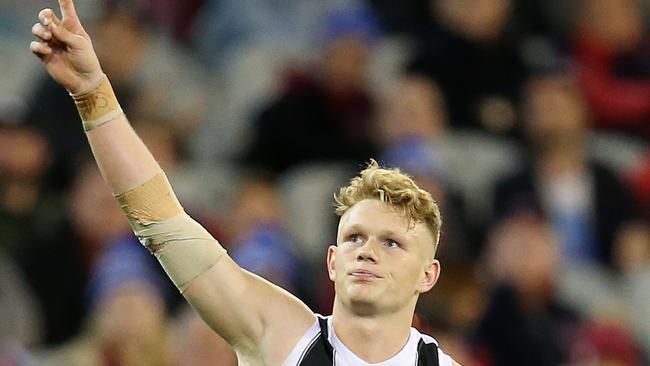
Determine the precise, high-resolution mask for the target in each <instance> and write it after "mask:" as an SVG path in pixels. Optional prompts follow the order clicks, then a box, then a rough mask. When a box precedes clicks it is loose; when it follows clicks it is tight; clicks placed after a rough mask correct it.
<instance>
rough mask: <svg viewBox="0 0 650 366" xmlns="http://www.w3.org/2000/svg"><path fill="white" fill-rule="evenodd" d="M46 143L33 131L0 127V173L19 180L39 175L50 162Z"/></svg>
mask: <svg viewBox="0 0 650 366" xmlns="http://www.w3.org/2000/svg"><path fill="white" fill-rule="evenodd" d="M48 150H49V149H48V145H47V142H46V141H45V139H44V138H43V137H42V136H41V135H40V134H38V133H37V132H35V131H31V130H29V129H25V128H6V129H0V174H1V175H2V176H4V177H11V178H14V179H19V180H25V179H27V180H31V179H35V178H39V177H41V176H42V175H43V174H44V173H45V170H46V169H47V167H48V164H49V163H50V159H49V156H48Z"/></svg>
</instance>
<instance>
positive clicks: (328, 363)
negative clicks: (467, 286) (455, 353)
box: [282, 315, 452, 366]
mask: <svg viewBox="0 0 650 366" xmlns="http://www.w3.org/2000/svg"><path fill="white" fill-rule="evenodd" d="M317 317H318V320H317V321H316V322H315V323H314V325H313V326H312V327H311V328H310V329H309V330H307V332H306V333H305V334H304V335H303V336H302V338H301V339H300V340H299V341H298V343H297V344H296V346H295V347H294V348H293V350H292V351H291V353H289V357H287V360H286V361H285V362H284V363H283V364H282V366H405V365H406V366H408V365H413V366H451V365H452V360H451V357H449V356H448V355H447V354H445V353H444V352H442V350H440V348H438V342H436V340H435V339H433V338H432V337H430V336H428V335H426V334H421V333H420V332H418V331H417V330H416V329H415V328H411V334H410V336H409V340H408V342H407V343H406V345H405V346H404V347H403V348H402V350H401V351H399V353H397V354H396V355H395V356H393V357H391V358H390V359H388V360H386V361H383V362H379V363H373V364H370V363H367V362H365V361H364V360H362V359H361V358H359V357H358V356H357V355H355V354H354V353H353V352H352V351H350V350H349V349H348V348H347V347H346V346H345V345H344V344H343V343H342V342H341V340H340V339H339V338H338V337H337V336H336V333H334V329H333V327H332V317H331V316H328V317H323V316H321V315H317Z"/></svg>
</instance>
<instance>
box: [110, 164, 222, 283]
mask: <svg viewBox="0 0 650 366" xmlns="http://www.w3.org/2000/svg"><path fill="white" fill-rule="evenodd" d="M116 198H117V200H118V202H119V203H120V207H122V209H123V210H124V212H125V213H126V216H127V218H128V220H129V223H130V224H131V227H132V228H133V231H134V232H135V234H136V235H137V236H138V239H140V242H141V243H142V244H143V245H144V246H145V247H147V248H148V249H149V250H150V251H151V252H153V253H154V255H155V256H156V258H158V261H160V263H161V265H162V266H163V268H164V269H165V272H167V275H168V276H169V278H171V280H172V281H173V282H174V284H175V285H176V287H177V288H178V289H179V290H180V291H181V292H183V291H185V289H186V288H187V286H188V285H189V283H190V281H192V280H193V279H194V278H196V277H197V276H199V275H200V274H202V273H203V272H205V271H206V270H208V269H209V268H210V267H212V266H213V265H214V264H215V263H217V261H219V259H221V257H222V256H223V255H224V254H225V253H226V250H225V249H224V248H223V247H222V246H221V245H220V244H219V242H218V241H217V240H215V239H214V238H213V237H212V235H210V233H208V231H207V230H205V229H204V228H203V227H202V226H201V225H200V224H199V223H197V222H196V221H194V220H193V219H192V218H191V217H189V216H188V215H187V214H186V213H185V212H184V211H183V208H182V207H181V205H180V203H178V200H177V199H176V196H175V195H174V192H173V191H172V189H171V186H170V185H169V182H168V181H167V177H166V176H165V174H164V173H163V172H160V173H159V174H158V175H156V176H155V177H154V178H152V179H151V180H149V181H148V182H146V183H144V184H142V185H141V186H139V187H136V188H134V189H131V190H129V191H127V192H124V193H121V194H119V195H117V196H116Z"/></svg>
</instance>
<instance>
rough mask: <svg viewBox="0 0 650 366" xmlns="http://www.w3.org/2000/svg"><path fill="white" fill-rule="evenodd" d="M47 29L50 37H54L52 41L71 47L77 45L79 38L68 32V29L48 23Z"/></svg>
mask: <svg viewBox="0 0 650 366" xmlns="http://www.w3.org/2000/svg"><path fill="white" fill-rule="evenodd" d="M48 29H49V31H50V32H52V36H53V37H54V39H56V40H57V41H59V42H61V43H64V44H66V45H68V46H73V47H74V46H77V45H78V44H79V38H80V37H81V36H79V35H76V34H74V33H72V32H70V31H69V30H68V29H66V27H64V26H62V25H59V24H56V23H50V25H49V28H48Z"/></svg>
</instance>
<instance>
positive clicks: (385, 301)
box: [327, 199, 440, 362]
mask: <svg viewBox="0 0 650 366" xmlns="http://www.w3.org/2000/svg"><path fill="white" fill-rule="evenodd" d="M434 242H435V241H434V238H433V234H432V233H431V232H430V231H429V229H428V228H427V227H426V225H425V224H424V223H422V222H418V223H416V224H415V225H414V226H411V227H409V225H408V222H407V221H406V219H405V218H404V217H403V216H402V215H401V214H400V213H399V212H397V211H396V210H394V209H393V208H391V207H390V206H388V205H386V204H384V203H382V202H381V201H379V200H374V199H366V200H363V201H361V202H358V203H357V204H355V205H354V206H352V208H350V209H349V210H348V211H347V212H346V213H345V214H344V215H343V216H342V217H341V221H340V223H339V230H338V235H337V246H330V247H329V249H328V252H327V264H328V272H329V276H330V279H331V280H332V281H334V283H335V289H336V297H335V300H334V310H333V319H334V331H335V332H336V334H337V336H338V337H339V338H340V339H341V341H342V342H343V343H345V344H346V346H348V348H350V350H352V351H353V352H354V353H355V354H357V355H358V356H360V357H361V358H363V359H364V360H366V361H368V362H380V361H384V360H387V359H389V358H391V357H392V356H394V355H395V354H397V353H398V352H399V350H400V349H402V347H403V346H404V345H405V344H406V342H407V340H408V336H409V330H410V324H411V320H412V318H413V313H414V312H415V304H416V302H417V299H418V296H419V295H420V294H422V293H425V292H427V291H429V290H430V289H431V288H432V287H433V286H434V285H435V283H436V281H437V280H438V277H439V275H440V263H439V262H438V261H437V260H436V259H433V255H434V250H433V243H434ZM359 271H368V272H370V273H369V274H366V273H360V272H359Z"/></svg>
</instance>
